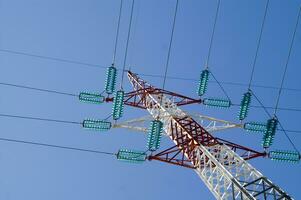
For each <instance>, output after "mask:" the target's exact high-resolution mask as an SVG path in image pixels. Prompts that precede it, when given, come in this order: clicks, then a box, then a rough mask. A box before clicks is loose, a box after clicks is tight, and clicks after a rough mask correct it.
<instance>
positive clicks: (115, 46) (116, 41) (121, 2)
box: [112, 0, 123, 65]
mask: <svg viewBox="0 0 301 200" xmlns="http://www.w3.org/2000/svg"><path fill="white" fill-rule="evenodd" d="M122 4H123V0H120V7H119V16H118V22H117V30H116V37H115V45H114V53H113V61H112V65H114V64H115V58H116V51H117V44H118V37H119V29H120V19H121V13H122Z"/></svg>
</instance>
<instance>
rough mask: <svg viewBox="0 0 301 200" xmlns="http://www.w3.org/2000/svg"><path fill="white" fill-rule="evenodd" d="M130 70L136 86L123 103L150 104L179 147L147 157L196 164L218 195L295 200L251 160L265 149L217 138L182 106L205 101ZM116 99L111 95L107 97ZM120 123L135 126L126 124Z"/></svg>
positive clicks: (129, 74) (133, 104)
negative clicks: (151, 81) (155, 82)
mask: <svg viewBox="0 0 301 200" xmlns="http://www.w3.org/2000/svg"><path fill="white" fill-rule="evenodd" d="M127 75H128V78H129V80H130V82H131V84H132V86H133V88H134V90H133V91H131V92H128V93H125V94H124V104H125V105H128V106H133V107H137V108H141V109H146V110H147V111H148V112H149V113H150V114H151V116H152V117H153V119H155V120H159V121H160V122H162V125H163V130H164V133H163V134H165V135H167V136H168V137H169V138H170V139H171V140H172V141H173V142H174V146H172V147H169V148H167V149H164V150H163V151H160V152H159V153H157V152H155V153H152V154H151V155H149V156H147V159H148V160H157V161H162V162H165V163H170V164H174V165H179V166H183V167H187V168H191V169H194V171H195V172H196V173H197V175H198V176H199V177H200V178H201V179H202V181H203V182H204V183H205V184H206V186H207V187H208V188H209V190H210V191H211V192H212V194H213V195H214V196H215V197H216V199H252V200H255V199H274V200H276V199H277V200H278V199H281V200H282V199H283V200H284V199H287V200H289V199H292V198H291V197H290V196H289V195H288V194H286V193H285V192H284V191H283V190H282V189H280V188H279V187H277V186H276V185H274V184H273V183H272V182H271V181H270V180H269V179H267V178H266V177H264V176H263V175H262V174H261V173H260V172H259V171H258V170H256V169H255V168H254V167H253V166H251V165H250V164H249V163H248V162H247V160H249V159H253V158H257V157H266V156H267V153H266V152H258V151H255V150H252V149H250V148H247V147H244V146H242V145H238V144H234V143H232V142H229V141H226V140H223V139H220V138H217V137H214V136H212V135H211V134H210V133H209V132H208V130H209V129H208V130H206V128H204V127H203V126H202V125H200V124H199V123H198V122H197V121H196V120H194V119H193V118H192V117H191V116H190V115H189V114H187V113H186V112H184V111H183V110H181V109H180V106H182V105H187V104H194V103H202V102H203V100H201V99H193V98H189V97H186V96H184V95H180V94H177V93H173V92H170V91H167V90H163V89H159V88H156V87H154V86H152V85H150V84H149V83H147V82H146V81H144V80H142V79H141V78H139V77H138V76H137V75H136V74H134V73H132V72H130V71H129V72H128V74H127ZM113 100H114V98H106V101H107V102H110V101H113ZM205 118H206V117H205ZM207 119H209V120H210V119H211V121H214V123H213V126H214V127H216V126H215V125H216V123H215V122H220V123H223V124H224V126H225V127H229V128H233V127H236V126H239V125H235V124H232V125H231V124H229V123H227V122H226V121H222V120H214V118H209V117H207ZM116 127H118V125H116ZM119 127H126V128H133V129H135V127H131V126H130V125H126V124H123V125H120V126H119ZM208 127H210V126H208ZM136 130H141V131H143V128H141V129H139V128H137V127H136ZM210 130H214V128H212V127H211V129H210Z"/></svg>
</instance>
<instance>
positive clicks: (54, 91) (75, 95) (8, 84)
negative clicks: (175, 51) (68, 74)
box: [0, 82, 301, 112]
mask: <svg viewBox="0 0 301 200" xmlns="http://www.w3.org/2000/svg"><path fill="white" fill-rule="evenodd" d="M0 85H4V86H8V87H16V88H21V89H27V90H33V91H39V92H45V93H53V94H59V95H66V96H72V97H78V96H79V95H78V94H72V93H67V92H61V91H58V90H49V89H44V88H37V87H30V86H26V85H17V84H13V83H4V82H0ZM231 105H232V106H240V104H237V103H232V104H231ZM250 107H253V108H262V107H261V106H256V105H254V106H253V105H251V106H250ZM265 108H267V109H275V107H272V106H266V107H265ZM278 110H283V111H293V112H301V109H298V108H283V107H278Z"/></svg>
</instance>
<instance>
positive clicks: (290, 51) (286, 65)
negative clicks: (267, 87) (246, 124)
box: [274, 7, 301, 115]
mask: <svg viewBox="0 0 301 200" xmlns="http://www.w3.org/2000/svg"><path fill="white" fill-rule="evenodd" d="M300 15H301V7H300V9H299V12H298V17H297V21H296V25H295V29H294V34H293V37H292V41H291V44H290V48H289V51H288V56H287V59H286V63H285V68H284V72H283V76H282V80H281V84H280V89H279V93H278V97H277V101H276V106H275V111H274V115H276V112H277V108H278V105H279V100H280V96H281V92H282V87H283V83H284V79H285V75H286V72H287V67H288V63H289V60H290V57H291V53H292V49H293V45H294V41H295V36H296V32H297V28H298V24H299V19H300Z"/></svg>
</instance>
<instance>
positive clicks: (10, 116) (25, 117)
mask: <svg viewBox="0 0 301 200" xmlns="http://www.w3.org/2000/svg"><path fill="white" fill-rule="evenodd" d="M260 103H261V102H260ZM264 108H265V110H266V107H264ZM266 113H268V115H269V116H270V114H269V112H268V111H267V110H266ZM0 117H7V118H18V119H28V120H36V121H47V122H56V123H64V124H78V125H82V122H75V121H67V120H59V119H48V118H40V117H29V116H21V115H10V114H2V113H0ZM110 117H111V115H109V116H108V117H107V118H105V119H104V120H106V119H108V118H110ZM279 130H282V129H279ZM282 131H286V132H291V133H301V130H282Z"/></svg>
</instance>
